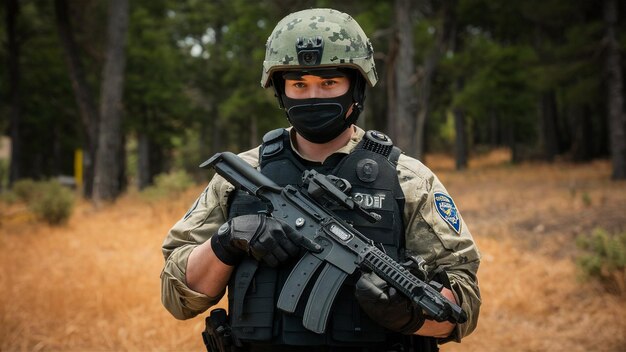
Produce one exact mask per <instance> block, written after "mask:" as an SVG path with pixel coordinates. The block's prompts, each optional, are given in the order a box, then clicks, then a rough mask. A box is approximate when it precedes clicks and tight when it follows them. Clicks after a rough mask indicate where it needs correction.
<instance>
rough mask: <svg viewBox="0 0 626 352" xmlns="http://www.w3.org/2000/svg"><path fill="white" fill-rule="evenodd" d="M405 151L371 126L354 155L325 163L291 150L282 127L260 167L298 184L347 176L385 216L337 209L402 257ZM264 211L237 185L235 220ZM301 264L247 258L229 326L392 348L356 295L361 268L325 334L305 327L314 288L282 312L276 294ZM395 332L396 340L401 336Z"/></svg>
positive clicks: (237, 333)
mask: <svg viewBox="0 0 626 352" xmlns="http://www.w3.org/2000/svg"><path fill="white" fill-rule="evenodd" d="M399 155H400V150H399V149H398V148H396V147H394V146H393V145H392V144H391V141H390V140H389V139H388V138H387V137H386V136H385V135H383V134H382V133H379V132H375V131H369V132H367V133H366V135H365V137H364V138H363V140H362V141H361V142H360V143H359V145H357V147H356V148H355V149H354V151H353V152H352V153H350V154H348V155H345V154H334V155H332V156H330V157H329V158H328V159H327V160H326V161H325V162H324V163H323V164H320V163H311V162H307V161H305V160H303V159H301V158H300V157H298V156H297V154H296V153H295V152H294V151H293V150H292V149H291V143H290V141H289V132H288V131H286V130H284V129H278V130H274V131H270V132H268V133H267V134H266V135H265V136H264V137H263V144H262V146H261V149H260V153H259V159H260V166H261V172H262V173H263V174H264V175H266V176H268V177H269V178H270V179H272V180H273V181H274V182H276V183H277V184H278V185H280V186H285V185H287V184H294V185H298V184H300V183H301V176H302V173H303V171H305V170H307V169H315V170H316V171H318V172H320V173H323V174H332V175H335V176H338V177H341V178H344V179H346V180H347V181H348V182H350V184H351V185H352V190H351V195H352V197H353V199H354V200H355V201H356V202H359V203H360V204H361V205H362V206H363V207H365V208H367V209H368V210H369V211H374V212H376V213H378V214H380V215H381V216H382V220H380V221H379V222H377V223H375V224H371V223H368V222H367V221H366V220H364V219H362V218H361V217H359V216H357V215H354V214H352V213H351V212H350V211H347V210H344V209H332V210H334V211H336V212H337V214H338V215H339V216H340V217H342V218H343V219H344V220H346V221H347V222H349V223H351V224H352V225H353V226H354V227H355V228H356V229H357V230H359V231H360V232H361V233H363V234H364V235H366V236H367V237H368V238H370V239H372V240H373V241H374V242H375V243H378V244H380V246H381V248H384V250H385V252H386V253H387V254H388V255H390V256H391V257H393V258H394V259H396V260H399V259H402V258H403V255H404V253H403V248H404V225H403V221H402V213H403V207H404V195H403V193H402V190H401V188H400V184H399V181H398V177H397V172H396V163H397V160H398V157H399ZM265 210H266V209H265V206H264V205H263V204H262V203H261V202H260V201H258V200H257V199H256V198H255V197H253V196H250V195H248V194H246V193H245V192H242V191H238V192H236V193H235V194H234V196H232V197H231V199H230V205H229V218H232V217H235V216H239V215H244V214H250V213H256V212H259V211H265ZM296 262H297V261H294V262H293V263H291V265H283V266H282V267H279V268H270V267H268V266H265V265H263V264H262V263H258V262H257V261H256V260H254V259H252V258H246V259H245V260H244V261H243V262H242V263H241V264H240V265H239V266H238V267H237V268H236V270H235V273H234V275H232V277H231V281H230V283H229V290H228V296H229V306H230V309H229V310H230V320H231V327H232V333H233V336H234V337H235V338H236V339H239V340H241V341H243V342H267V343H271V344H273V345H281V344H286V345H309V346H313V345H330V346H371V345H372V344H374V345H375V344H377V343H380V344H381V345H387V346H389V345H388V344H389V343H390V338H392V337H390V336H392V335H394V334H392V333H390V332H389V331H386V330H385V329H383V328H382V327H380V326H378V325H377V324H376V323H375V322H373V321H372V320H371V319H370V318H369V317H368V316H367V315H366V314H365V313H364V312H363V311H362V310H361V308H360V306H359V304H358V303H357V302H356V300H355V299H354V296H353V295H354V283H355V282H356V280H357V279H358V275H359V274H358V273H355V275H352V276H350V277H348V278H347V279H346V281H345V282H344V285H343V286H342V288H341V289H340V292H339V294H338V295H337V298H336V300H335V302H334V308H333V312H332V313H331V316H330V317H329V322H328V326H327V330H326V332H325V333H324V334H316V333H313V332H311V331H308V330H306V329H305V328H304V327H303V326H302V315H303V312H304V306H305V305H306V298H307V297H308V293H309V292H310V287H309V291H305V292H304V294H303V299H302V300H301V302H299V305H298V308H297V310H296V312H295V313H294V314H287V313H284V312H282V311H280V310H278V309H277V308H276V300H277V299H278V295H279V294H280V290H281V288H282V286H283V284H284V282H285V280H286V279H287V277H288V275H289V273H290V272H291V270H292V268H293V265H295V263H296ZM311 281H312V282H313V281H315V278H313V279H312V280H311ZM395 335H396V337H395V338H396V339H397V338H398V337H401V336H398V335H399V334H395Z"/></svg>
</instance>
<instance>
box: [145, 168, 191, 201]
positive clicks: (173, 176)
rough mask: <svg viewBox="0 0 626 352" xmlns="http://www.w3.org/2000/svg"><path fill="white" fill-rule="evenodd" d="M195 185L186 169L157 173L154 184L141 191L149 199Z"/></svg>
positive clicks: (178, 191) (175, 192)
mask: <svg viewBox="0 0 626 352" xmlns="http://www.w3.org/2000/svg"><path fill="white" fill-rule="evenodd" d="M193 185H194V181H193V178H192V177H191V176H190V175H189V174H188V173H187V172H185V171H184V170H179V171H173V172H169V173H164V174H159V175H157V176H156V177H155V178H154V185H153V186H150V187H147V188H146V189H144V190H143V191H142V192H141V193H142V194H143V195H144V196H145V197H147V198H149V199H158V198H162V197H166V196H170V195H173V194H177V193H181V192H184V191H185V190H186V189H188V188H189V187H191V186H193Z"/></svg>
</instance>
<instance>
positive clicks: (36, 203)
mask: <svg viewBox="0 0 626 352" xmlns="http://www.w3.org/2000/svg"><path fill="white" fill-rule="evenodd" d="M9 194H10V196H8V197H6V198H5V201H8V202H11V203H12V202H22V203H24V204H26V205H27V207H28V209H29V210H30V211H31V212H32V213H33V214H34V215H35V216H36V217H37V218H38V219H39V220H42V221H45V222H47V223H49V224H50V225H61V224H64V223H65V222H67V220H68V219H69V218H70V216H71V215H72V210H73V209H74V201H75V199H74V192H73V191H72V190H70V189H68V188H67V187H65V186H63V185H61V184H60V183H59V182H58V181H55V180H50V181H33V180H31V179H21V180H18V181H16V182H15V183H14V184H13V187H12V188H11V192H9Z"/></svg>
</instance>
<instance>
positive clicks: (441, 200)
mask: <svg viewBox="0 0 626 352" xmlns="http://www.w3.org/2000/svg"><path fill="white" fill-rule="evenodd" d="M434 196H435V209H437V213H439V215H441V218H442V219H443V220H444V221H445V222H447V223H448V225H450V227H452V229H453V230H454V231H455V232H456V233H460V232H461V219H460V218H459V212H458V210H457V209H456V205H454V201H453V200H452V198H450V196H449V195H447V194H444V193H440V192H435V194H434Z"/></svg>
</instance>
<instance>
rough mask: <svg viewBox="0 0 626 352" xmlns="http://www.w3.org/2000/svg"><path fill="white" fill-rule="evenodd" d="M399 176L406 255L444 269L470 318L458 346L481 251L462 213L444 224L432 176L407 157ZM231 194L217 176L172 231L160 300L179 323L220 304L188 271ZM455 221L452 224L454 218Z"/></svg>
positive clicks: (250, 156)
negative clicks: (191, 281) (195, 286)
mask: <svg viewBox="0 0 626 352" xmlns="http://www.w3.org/2000/svg"><path fill="white" fill-rule="evenodd" d="M363 134H364V132H363V130H361V129H360V128H358V127H357V128H356V132H355V133H354V134H353V137H352V139H351V140H350V141H349V142H348V144H347V145H346V146H344V147H343V148H341V149H339V150H338V151H336V153H343V154H348V153H350V151H352V150H353V149H354V148H355V146H356V145H357V144H358V142H359V141H360V140H361V138H362V137H363ZM294 150H295V148H294ZM258 152H259V149H258V148H255V149H252V150H249V151H247V152H245V153H242V154H241V155H240V156H241V157H242V158H244V160H246V161H247V162H248V163H250V164H251V165H252V166H254V167H258V166H259V165H258ZM397 170H398V179H399V181H400V185H401V187H402V190H403V193H404V195H405V198H406V203H405V207H404V214H403V219H404V223H405V226H406V235H405V239H406V247H407V250H409V251H411V252H413V253H414V254H417V255H419V256H421V257H422V258H423V259H424V260H425V261H426V268H427V269H428V270H429V271H432V270H434V269H436V268H440V267H443V268H446V273H447V274H448V277H449V278H450V282H451V285H452V291H453V292H454V295H455V298H456V300H457V302H458V303H459V305H460V306H461V307H462V308H463V310H464V311H465V312H466V313H467V314H468V321H467V322H466V323H465V324H459V325H457V327H456V329H455V331H454V332H453V333H452V335H451V337H450V338H451V339H454V340H456V341H460V339H461V338H462V337H463V336H466V335H468V334H469V333H470V332H472V331H473V330H474V328H475V327H476V323H477V320H478V312H479V308H480V303H481V301H480V293H479V289H478V283H477V279H476V272H477V270H478V265H479V261H480V254H479V252H478V248H477V247H476V245H475V244H474V241H473V239H472V236H471V234H470V232H469V230H468V229H467V226H466V225H465V223H464V222H463V219H462V218H461V217H460V215H459V214H458V213H457V214H456V220H458V224H454V223H453V222H452V221H450V218H449V219H448V221H447V220H446V219H445V218H444V217H445V216H446V213H445V212H440V211H438V210H437V209H436V205H438V204H443V203H442V202H441V201H439V202H438V201H437V200H436V199H435V198H436V196H437V195H438V196H442V195H443V196H447V191H446V189H445V188H444V186H443V185H442V184H441V182H440V181H439V179H438V178H437V177H436V176H435V175H434V174H433V173H432V171H430V170H429V169H428V168H427V167H426V166H424V165H423V164H422V163H421V162H419V161H418V160H416V159H413V158H411V157H408V156H406V155H401V156H400V159H399V160H398V167H397ZM232 189H233V187H232V185H230V184H229V183H228V182H226V181H225V180H224V179H223V178H222V177H220V176H215V177H214V178H213V179H212V180H211V182H210V183H209V185H208V187H207V188H206V189H205V190H204V192H202V194H201V195H200V197H199V198H198V199H197V200H196V202H195V203H194V205H193V206H192V207H191V209H190V210H189V211H188V212H187V214H186V215H185V216H184V217H183V219H181V220H180V221H178V222H177V223H176V224H175V225H174V227H173V228H172V229H171V230H170V232H169V234H168V235H167V238H166V239H165V241H164V243H163V254H164V256H165V259H166V262H165V268H164V269H163V272H162V275H161V280H162V287H161V294H162V300H163V304H164V305H165V307H166V308H167V309H168V310H169V311H170V312H171V313H172V314H173V315H174V316H175V317H176V318H178V319H188V318H192V317H194V316H196V315H198V314H200V313H202V312H204V311H205V310H206V309H208V308H209V307H211V306H212V305H214V304H216V303H217V302H218V301H219V300H220V298H221V296H218V297H208V296H206V295H204V294H201V293H198V292H195V291H193V290H191V289H190V288H189V287H187V285H186V282H185V269H186V266H187V258H188V257H189V254H190V253H191V251H192V250H193V249H194V248H195V247H196V246H198V245H199V244H201V243H203V242H204V241H206V240H208V239H209V238H210V237H211V236H212V235H213V234H214V233H215V232H216V231H217V229H218V227H219V226H220V225H221V224H223V223H224V222H226V218H227V215H226V214H228V211H227V201H228V197H229V194H230V192H231V191H232ZM444 203H445V202H444ZM454 210H455V209H454ZM451 215H452V219H454V218H455V217H454V214H451ZM455 226H456V227H458V231H457V229H456V228H455Z"/></svg>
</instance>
